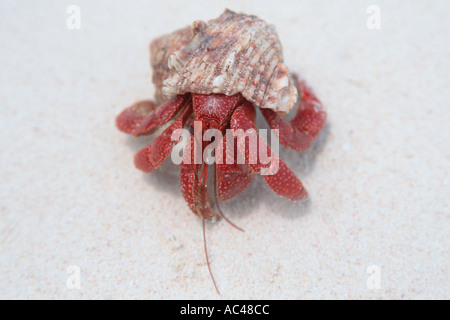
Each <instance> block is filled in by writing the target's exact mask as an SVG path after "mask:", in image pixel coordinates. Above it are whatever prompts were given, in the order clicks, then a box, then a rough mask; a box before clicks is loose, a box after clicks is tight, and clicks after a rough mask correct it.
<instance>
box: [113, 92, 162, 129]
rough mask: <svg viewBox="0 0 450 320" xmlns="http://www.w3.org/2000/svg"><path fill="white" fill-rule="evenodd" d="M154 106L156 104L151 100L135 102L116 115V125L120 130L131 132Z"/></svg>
mask: <svg viewBox="0 0 450 320" xmlns="http://www.w3.org/2000/svg"><path fill="white" fill-rule="evenodd" d="M156 108H157V105H156V104H155V103H154V102H153V101H149V100H145V101H139V102H136V103H135V104H133V105H132V106H130V107H128V108H126V109H125V110H123V111H122V112H121V113H120V114H119V115H118V116H117V117H116V126H117V128H118V129H119V130H120V131H122V132H125V133H131V132H132V131H133V130H134V129H135V128H136V126H137V125H138V124H139V123H141V121H142V119H144V118H145V117H146V116H147V115H148V114H149V113H150V112H152V111H153V110H155V109H156Z"/></svg>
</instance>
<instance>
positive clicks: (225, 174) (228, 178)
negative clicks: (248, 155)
mask: <svg viewBox="0 0 450 320" xmlns="http://www.w3.org/2000/svg"><path fill="white" fill-rule="evenodd" d="M226 139H227V136H224V137H223V138H222V145H223V158H222V163H216V179H217V184H216V186H217V192H216V193H217V196H218V197H219V199H220V200H222V201H226V200H229V199H231V198H233V197H235V196H237V195H239V194H241V193H242V192H244V191H245V189H247V187H248V186H249V185H250V183H251V182H252V180H253V175H254V172H253V171H252V170H251V169H250V168H249V166H248V165H247V164H245V163H244V164H238V163H237V143H236V140H237V139H236V138H234V137H233V139H234V152H233V150H228V149H227V143H226ZM228 139H229V137H228ZM219 143H221V142H219ZM217 151H219V148H218V149H217ZM227 157H229V159H230V160H233V163H228V164H227V163H226V162H227ZM231 157H232V158H231ZM230 162H231V161H230Z"/></svg>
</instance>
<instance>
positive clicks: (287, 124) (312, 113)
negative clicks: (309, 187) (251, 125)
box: [261, 76, 327, 151]
mask: <svg viewBox="0 0 450 320" xmlns="http://www.w3.org/2000/svg"><path fill="white" fill-rule="evenodd" d="M294 80H295V81H296V82H297V90H298V92H299V102H298V110H297V114H296V115H295V117H294V118H293V119H292V120H290V121H288V120H286V119H284V118H283V117H282V116H280V115H279V114H278V113H276V112H274V111H272V110H269V109H261V113H262V115H263V116H264V118H265V119H266V121H267V123H268V124H269V126H270V127H271V128H272V129H279V139H280V142H281V144H282V145H283V146H285V147H287V148H292V149H294V150H297V151H304V150H307V149H309V148H310V147H311V143H312V142H313V141H314V139H315V138H316V137H317V136H318V135H319V132H320V130H322V127H323V126H324V124H325V120H326V118H327V114H326V112H325V111H324V110H323V108H322V103H321V102H320V101H319V99H317V97H316V96H315V94H314V93H313V91H312V90H311V88H309V87H308V86H307V85H306V83H305V81H304V80H299V79H298V77H297V76H294Z"/></svg>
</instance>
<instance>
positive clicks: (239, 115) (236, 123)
mask: <svg viewBox="0 0 450 320" xmlns="http://www.w3.org/2000/svg"><path fill="white" fill-rule="evenodd" d="M251 108H253V106H252V105H251V104H250V103H245V104H243V105H241V106H240V107H238V108H237V109H236V111H235V112H234V113H233V116H232V117H231V122H230V125H231V128H232V129H235V130H236V129H242V130H244V131H248V130H254V131H255V134H256V127H255V123H254V122H255V121H254V120H253V121H251V119H250V118H249V115H250V116H252V114H253V111H252V110H251ZM257 141H258V148H257V149H256V151H255V150H254V152H257V153H258V154H257V155H253V156H254V159H257V161H256V163H254V164H252V163H251V162H252V161H251V159H252V156H251V154H250V150H251V148H250V145H249V139H248V138H245V139H242V140H240V141H239V139H238V151H242V150H245V159H246V162H247V163H248V164H249V167H250V168H251V170H252V171H253V172H254V173H261V170H269V171H270V170H271V169H269V167H270V164H263V163H262V162H261V161H260V158H259V149H260V148H262V149H266V150H267V155H271V157H272V162H273V161H278V171H275V172H274V171H272V172H270V174H265V175H264V181H265V182H266V183H267V185H268V186H269V187H270V188H271V189H272V190H273V191H274V192H275V193H276V194H278V195H280V196H283V197H285V198H288V199H291V200H301V199H304V198H306V197H307V196H308V193H307V192H306V189H305V188H304V187H303V184H302V183H301V181H300V180H299V179H298V178H297V177H296V176H295V174H294V173H293V172H292V170H291V169H289V167H288V166H287V165H286V164H285V163H284V161H283V160H281V159H280V158H279V157H278V155H276V154H273V152H272V151H271V149H270V147H269V146H268V145H267V143H266V142H265V141H264V139H262V138H261V137H257ZM244 144H245V145H244ZM254 149H255V148H254Z"/></svg>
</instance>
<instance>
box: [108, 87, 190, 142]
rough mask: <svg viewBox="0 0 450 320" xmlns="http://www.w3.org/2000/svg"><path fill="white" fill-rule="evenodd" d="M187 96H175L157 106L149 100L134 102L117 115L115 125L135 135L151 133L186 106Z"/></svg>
mask: <svg viewBox="0 0 450 320" xmlns="http://www.w3.org/2000/svg"><path fill="white" fill-rule="evenodd" d="M189 98H190V96H189V95H188V94H186V95H183V96H176V97H174V98H172V99H170V100H168V101H167V102H165V103H163V104H162V105H160V106H159V107H157V108H156V106H155V104H154V103H153V102H151V101H142V102H138V103H135V104H134V105H132V106H131V107H129V108H127V109H125V110H124V111H122V113H120V114H119V115H118V116H117V118H116V125H117V127H118V128H119V130H121V131H123V132H125V133H130V134H132V135H133V136H135V137H138V136H142V135H149V134H152V133H153V132H155V130H156V129H158V128H159V127H160V126H162V125H164V124H166V123H167V122H168V121H169V120H170V119H172V118H173V117H174V116H175V115H176V114H177V113H178V111H179V110H181V109H182V108H183V107H184V106H186V104H187V103H188V102H189Z"/></svg>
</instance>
